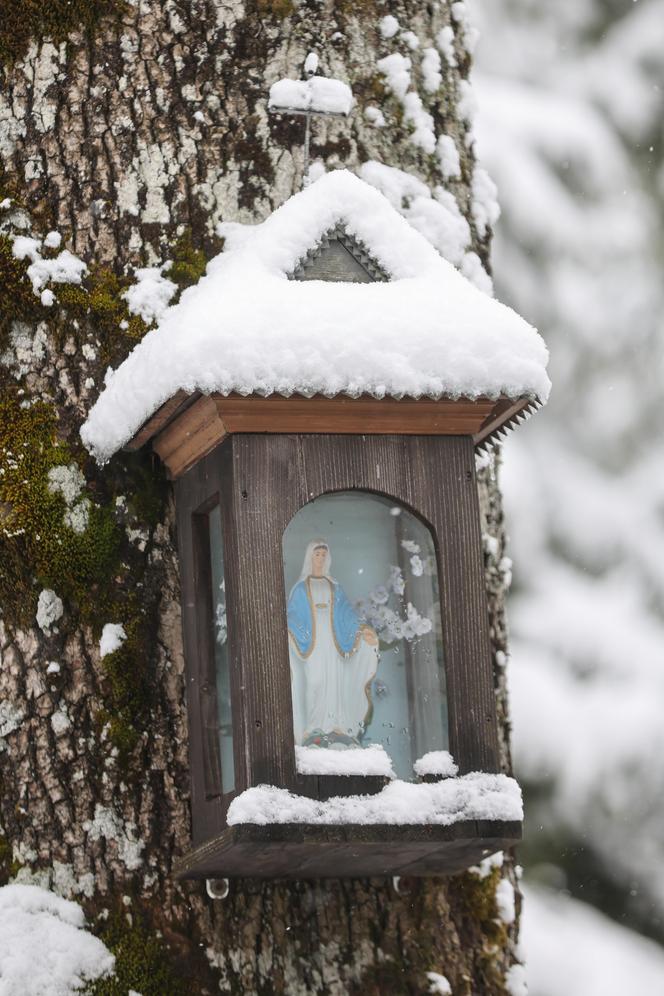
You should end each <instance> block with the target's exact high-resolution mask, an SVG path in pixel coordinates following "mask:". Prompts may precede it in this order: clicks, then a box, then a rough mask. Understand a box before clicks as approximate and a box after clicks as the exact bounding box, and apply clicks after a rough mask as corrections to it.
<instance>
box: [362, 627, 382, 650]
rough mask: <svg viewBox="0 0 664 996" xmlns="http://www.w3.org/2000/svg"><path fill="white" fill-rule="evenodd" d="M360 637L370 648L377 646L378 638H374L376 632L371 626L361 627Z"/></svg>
mask: <svg viewBox="0 0 664 996" xmlns="http://www.w3.org/2000/svg"><path fill="white" fill-rule="evenodd" d="M362 637H363V639H364V640H365V641H366V643H368V644H369V646H370V647H377V646H378V637H377V636H376V631H375V630H374V629H372V628H371V626H363V627H362Z"/></svg>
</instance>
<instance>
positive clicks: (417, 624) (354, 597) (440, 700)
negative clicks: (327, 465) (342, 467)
mask: <svg viewBox="0 0 664 996" xmlns="http://www.w3.org/2000/svg"><path fill="white" fill-rule="evenodd" d="M283 554H284V573H285V581H286V592H287V598H288V634H289V653H290V666H291V686H292V693H293V726H294V733H295V742H296V744H300V745H302V746H318V747H330V748H334V749H337V750H343V749H345V748H348V747H358V746H360V747H367V746H369V745H370V744H381V745H382V746H383V747H384V748H385V750H386V751H387V753H388V754H389V755H390V757H391V759H392V763H393V766H394V770H395V772H396V774H397V776H398V777H399V778H404V779H412V778H413V763H414V762H415V761H416V760H417V758H418V757H421V756H422V755H423V754H425V753H427V751H432V750H447V748H448V733H447V700H446V693H445V669H444V665H443V648H442V634H441V623H440V599H439V590H438V572H437V568H436V557H435V548H434V543H433V538H432V536H431V533H430V531H429V529H428V527H427V526H425V525H424V523H423V522H422V521H421V520H420V519H418V518H416V517H415V516H414V515H412V513H410V512H409V511H408V510H407V509H405V508H403V507H402V506H400V505H397V504H396V503H395V502H394V501H392V500H390V499H387V498H383V497H381V496H379V495H375V494H372V493H370V492H364V491H346V492H341V493H338V494H330V495H323V496H322V497H320V498H317V499H316V500H315V501H312V502H310V503H309V504H308V505H306V506H305V507H304V508H302V509H300V511H299V512H298V513H297V515H296V516H295V517H294V518H293V520H292V521H291V522H290V524H289V526H288V528H287V529H286V531H285V533H284V537H283Z"/></svg>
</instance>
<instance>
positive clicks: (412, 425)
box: [215, 395, 496, 435]
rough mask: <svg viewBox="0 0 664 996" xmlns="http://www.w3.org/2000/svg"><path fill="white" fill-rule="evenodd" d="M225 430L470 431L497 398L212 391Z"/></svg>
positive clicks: (374, 432)
mask: <svg viewBox="0 0 664 996" xmlns="http://www.w3.org/2000/svg"><path fill="white" fill-rule="evenodd" d="M215 399H216V402H217V406H218V408H219V413H220V416H221V419H222V421H223V422H224V424H225V425H226V427H227V429H228V431H229V432H273V433H291V432H308V433H310V432H315V433H328V432H334V433H344V434H346V433H360V434H362V433H367V434H369V433H371V434H385V433H388V434H391V433H403V434H406V435H418V434H423V435H438V434H445V435H465V434H469V435H472V434H473V433H474V432H477V431H479V429H480V427H481V426H482V424H483V422H484V421H485V420H486V419H487V417H488V416H489V415H490V413H491V412H492V411H493V409H494V407H495V404H496V402H495V401H490V400H487V399H486V398H483V399H478V400H476V401H470V400H468V399H467V398H459V399H450V398H442V399H440V400H439V401H433V400H431V399H429V398H419V399H415V398H402V399H396V398H372V397H366V396H364V397H360V398H348V397H344V396H343V395H340V396H338V397H335V398H325V397H322V396H320V395H316V396H314V397H312V398H303V397H300V396H298V395H293V396H292V397H290V398H282V397H281V396H279V395H270V396H269V397H267V398H262V397H257V396H255V395H252V396H250V397H246V398H243V397H240V396H237V395H230V396H229V397H220V396H218V395H215Z"/></svg>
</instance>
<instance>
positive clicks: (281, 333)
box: [81, 170, 550, 462]
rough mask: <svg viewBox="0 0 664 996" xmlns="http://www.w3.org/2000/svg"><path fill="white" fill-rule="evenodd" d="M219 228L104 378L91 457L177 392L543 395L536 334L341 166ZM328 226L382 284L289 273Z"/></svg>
mask: <svg viewBox="0 0 664 996" xmlns="http://www.w3.org/2000/svg"><path fill="white" fill-rule="evenodd" d="M219 230H220V233H221V234H222V235H223V236H224V238H225V246H224V251H223V252H221V253H220V254H219V255H218V256H216V257H215V258H214V259H212V260H211V261H210V263H209V264H208V267H207V271H206V274H205V276H204V277H203V278H202V279H201V280H200V281H199V282H198V283H197V284H196V285H195V286H193V287H190V288H189V289H187V290H185V291H184V293H183V294H182V296H181V298H180V300H179V302H178V303H177V304H176V305H174V306H173V307H170V308H168V309H167V310H166V312H165V313H164V314H163V316H162V318H161V320H160V322H159V325H158V326H157V328H155V329H153V330H151V331H150V332H148V333H147V335H146V336H145V337H144V339H143V340H142V341H141V342H140V343H139V344H138V345H137V346H136V347H135V348H134V350H133V351H132V352H131V353H130V355H129V356H128V357H127V359H126V360H125V361H124V362H123V363H122V364H120V366H119V367H118V369H117V370H115V371H109V373H107V376H106V382H105V386H104V388H103V390H102V392H101V394H100V396H99V398H98V400H97V402H96V404H95V405H94V406H93V408H92V409H91V411H90V413H89V416H88V419H87V421H86V422H85V424H84V425H83V427H82V429H81V437H82V439H83V442H84V443H85V445H86V447H87V448H88V449H89V450H90V452H92V453H93V454H94V455H95V457H96V458H97V460H98V461H99V462H104V461H105V460H108V459H109V458H110V456H112V454H113V453H114V452H116V450H118V449H119V448H120V447H122V446H123V445H124V444H125V443H127V442H128V441H129V440H130V439H131V438H132V437H133V436H134V435H135V434H136V432H137V431H138V429H139V428H140V427H141V425H142V424H143V423H144V422H145V421H146V420H147V419H148V418H150V416H151V415H152V414H153V413H154V412H155V411H156V410H157V409H158V408H159V407H160V406H161V405H162V404H164V403H165V402H166V401H168V400H169V399H170V398H172V397H173V395H175V394H176V393H177V392H178V391H181V390H184V391H187V392H191V393H194V392H202V393H204V394H209V393H212V392H217V393H221V394H224V395H225V394H230V393H232V392H235V393H239V394H243V395H249V394H260V395H265V396H267V395H271V394H279V395H285V396H289V395H292V394H301V395H305V396H310V395H313V394H322V395H325V396H327V397H334V396H336V395H347V396H350V397H357V396H359V395H371V396H373V397H375V398H382V397H393V398H403V397H406V398H420V397H426V398H442V397H450V398H458V397H467V398H471V399H474V398H478V397H490V398H493V397H498V396H500V395H502V396H506V397H510V398H512V397H514V398H516V397H520V396H529V397H532V398H538V399H539V401H541V402H544V401H546V398H547V396H548V393H549V388H550V382H549V378H548V376H547V373H546V364H547V359H548V352H547V349H546V346H545V345H544V342H543V340H542V339H541V337H540V336H539V334H538V333H537V331H536V330H535V329H534V328H533V327H532V326H530V325H529V324H528V323H527V322H526V321H525V320H524V319H523V318H521V317H520V316H519V315H517V314H516V313H515V312H514V311H512V310H511V309H510V308H508V307H506V306H505V305H502V304H500V303H499V302H498V301H496V300H495V299H493V298H490V297H488V296H487V295H486V294H484V293H483V292H482V291H480V290H478V289H477V288H476V287H475V286H473V284H472V283H470V281H469V280H467V279H466V278H465V277H464V276H462V275H461V274H460V273H459V272H458V271H457V270H456V269H455V268H454V266H452V264H451V263H449V262H447V261H446V260H444V259H443V258H442V257H441V256H440V255H439V254H438V252H437V251H436V250H435V249H434V248H433V246H432V245H431V244H430V243H429V242H428V241H427V240H426V239H425V238H424V236H422V235H421V234H420V233H419V232H417V231H416V230H415V229H414V228H412V226H411V225H410V224H409V223H408V222H407V221H406V220H405V219H404V218H403V217H402V216H401V215H400V214H399V213H398V212H397V211H396V210H395V209H394V208H393V207H392V206H391V204H390V203H389V202H388V201H387V199H386V198H385V197H384V196H383V195H382V194H381V193H379V192H378V191H377V190H375V189H374V188H373V187H371V186H369V185H368V184H366V183H364V182H363V181H362V180H360V179H359V178H358V177H356V176H354V175H353V174H351V173H349V172H347V171H346V170H337V171H334V172H331V173H326V174H324V175H323V176H322V177H321V178H320V179H319V180H317V181H316V182H315V183H312V184H311V185H310V186H309V187H307V188H306V189H305V190H303V191H301V192H300V193H297V194H295V195H294V196H292V197H291V198H290V199H289V200H288V201H286V203H285V204H283V205H282V207H280V208H278V209H277V210H276V211H275V212H274V213H273V214H272V215H271V216H270V217H269V218H268V219H267V220H266V221H264V222H263V223H262V224H259V225H252V226H247V225H237V224H233V223H226V224H222V225H221V226H220V229H219ZM339 231H343V232H344V233H345V234H346V235H347V236H348V239H349V240H350V244H351V246H359V247H360V248H361V251H362V253H364V259H365V261H368V263H367V266H368V271H369V272H370V273H373V277H375V275H376V273H379V272H382V273H383V274H384V275H386V276H387V277H388V279H387V280H384V279H378V280H375V279H371V280H370V281H369V282H363V283H358V282H351V281H350V280H349V281H348V282H338V281H329V280H318V279H297V277H298V274H301V272H302V268H303V264H304V263H305V261H306V260H307V259H308V258H311V255H312V251H314V252H315V250H316V247H318V246H320V245H321V244H322V243H324V242H325V239H326V237H327V236H329V235H330V233H333V232H339ZM293 277H296V279H293Z"/></svg>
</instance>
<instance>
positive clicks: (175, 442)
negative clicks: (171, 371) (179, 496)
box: [153, 397, 227, 478]
mask: <svg viewBox="0 0 664 996" xmlns="http://www.w3.org/2000/svg"><path fill="white" fill-rule="evenodd" d="M226 434H227V432H226V428H225V426H224V424H223V422H222V421H221V419H220V417H219V412H218V410H217V406H216V404H215V402H214V401H213V400H212V398H210V397H202V398H199V399H198V400H197V401H196V402H195V403H194V404H193V405H190V406H189V408H187V409H186V411H185V412H183V414H182V415H180V416H178V417H177V418H175V419H174V420H173V421H172V422H170V424H169V425H167V427H166V428H165V429H164V430H163V431H162V432H160V433H159V435H158V436H157V437H156V438H155V440H154V443H153V447H154V450H155V452H156V453H157V455H158V456H159V457H161V459H162V460H163V461H164V463H165V464H166V466H167V468H168V470H169V472H170V475H171V477H173V478H178V477H180V476H181V475H182V474H183V473H185V472H186V471H187V470H188V469H189V468H190V467H191V466H193V464H194V463H195V462H196V461H197V460H200V459H201V457H203V456H205V455H207V454H208V453H209V452H211V450H212V449H214V448H215V447H216V446H217V445H218V444H219V443H220V442H221V441H222V440H223V439H224V437H225V436H226Z"/></svg>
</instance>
